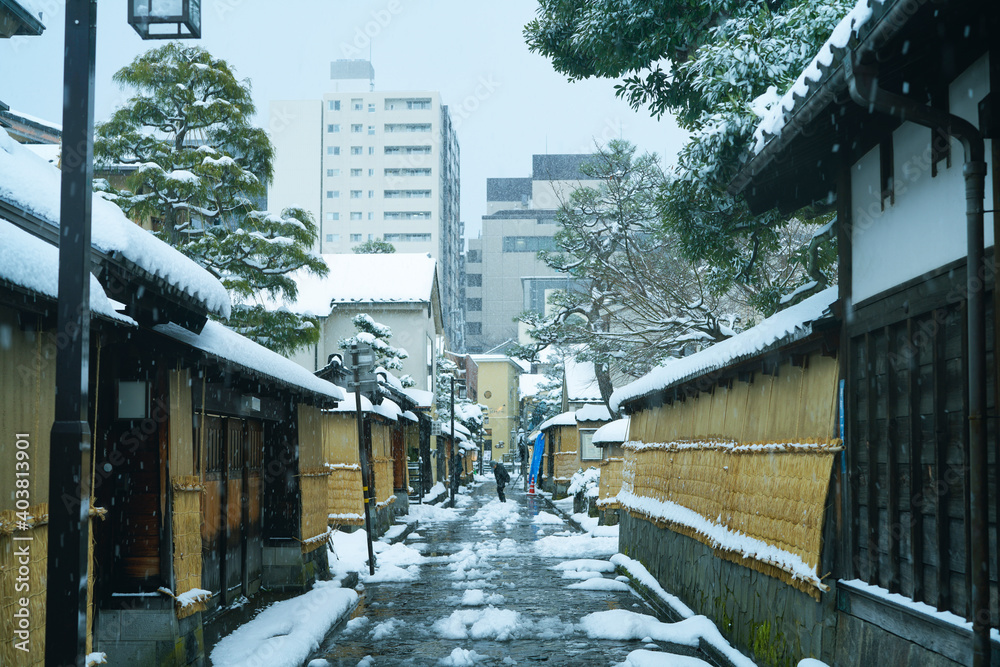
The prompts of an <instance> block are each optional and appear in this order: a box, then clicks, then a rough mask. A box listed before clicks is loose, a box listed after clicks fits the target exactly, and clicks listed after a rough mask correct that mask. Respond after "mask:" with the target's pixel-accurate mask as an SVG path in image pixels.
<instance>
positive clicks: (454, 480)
mask: <svg viewBox="0 0 1000 667" xmlns="http://www.w3.org/2000/svg"><path fill="white" fill-rule="evenodd" d="M450 465H451V484H450V486H451V506H452V507H454V506H455V494H456V493H458V443H457V442H456V441H455V376H454V375H452V376H451V461H450Z"/></svg>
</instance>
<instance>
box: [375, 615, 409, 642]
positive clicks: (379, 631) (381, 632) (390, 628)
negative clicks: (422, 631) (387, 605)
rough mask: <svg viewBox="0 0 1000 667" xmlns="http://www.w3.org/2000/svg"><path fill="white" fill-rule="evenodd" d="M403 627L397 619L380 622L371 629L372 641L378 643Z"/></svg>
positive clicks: (401, 622) (402, 623)
mask: <svg viewBox="0 0 1000 667" xmlns="http://www.w3.org/2000/svg"><path fill="white" fill-rule="evenodd" d="M404 625H406V624H405V623H404V622H403V621H401V620H399V619H398V618H390V619H389V620H388V621H382V622H381V623H379V624H378V625H376V626H375V627H374V628H372V639H373V640H375V641H377V642H380V641H382V640H383V639H385V638H387V637H392V636H394V635H395V634H396V633H397V632H398V631H399V629H400V628H402V627H403V626H404Z"/></svg>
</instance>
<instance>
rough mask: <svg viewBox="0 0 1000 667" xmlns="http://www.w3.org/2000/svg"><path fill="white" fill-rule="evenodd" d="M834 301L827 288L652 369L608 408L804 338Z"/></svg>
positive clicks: (614, 397) (613, 398)
mask: <svg viewBox="0 0 1000 667" xmlns="http://www.w3.org/2000/svg"><path fill="white" fill-rule="evenodd" d="M836 300H837V287H836V286H832V287H827V288H826V289H825V290H823V291H822V292H819V293H818V294H814V295H812V296H811V297H809V298H808V299H805V300H803V301H802V302H801V303H798V304H796V305H794V306H792V307H791V308H788V309H786V310H783V311H781V312H779V313H776V314H774V315H772V316H771V317H769V318H767V319H766V320H764V321H763V322H761V323H760V324H758V325H757V326H755V327H753V328H752V329H747V330H746V331H744V332H742V333H739V334H737V335H735V336H733V337H732V338H727V339H726V340H724V341H721V342H719V343H716V344H715V345H713V346H711V347H709V348H707V349H704V350H702V351H701V352H698V353H696V354H692V355H691V356H690V357H682V358H680V359H674V360H673V361H669V362H667V363H666V364H664V365H663V366H660V367H658V368H654V369H653V370H652V371H650V372H649V373H647V374H646V375H644V376H642V377H641V378H639V379H638V380H635V381H634V382H630V383H629V384H627V385H625V386H624V387H621V388H620V389H617V390H615V392H614V393H613V394H612V395H611V408H612V409H613V410H615V411H617V410H619V409H620V408H621V405H622V403H625V402H628V401H631V400H633V399H636V398H640V397H642V396H647V395H649V394H652V393H654V392H657V391H661V390H663V389H666V388H668V387H671V386H673V385H675V384H677V383H679V382H685V381H687V380H691V379H693V378H695V377H698V376H700V375H704V374H705V373H711V372H712V371H716V370H719V369H721V368H725V367H726V366H729V365H732V364H734V363H737V362H740V361H744V360H746V359H749V358H750V357H754V356H757V355H759V354H762V353H764V352H767V351H768V350H771V349H773V348H775V347H777V346H779V345H785V344H788V343H791V342H794V341H796V340H800V339H802V338H805V337H806V336H808V335H809V334H811V333H812V323H813V322H814V321H816V320H818V319H821V318H822V317H823V316H824V315H825V314H826V313H827V311H828V309H829V308H830V306H831V305H832V304H833V303H834V302H835V301H836Z"/></svg>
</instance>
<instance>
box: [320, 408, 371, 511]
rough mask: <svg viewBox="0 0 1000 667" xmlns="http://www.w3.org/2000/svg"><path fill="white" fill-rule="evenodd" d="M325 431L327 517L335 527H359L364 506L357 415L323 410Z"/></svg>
mask: <svg viewBox="0 0 1000 667" xmlns="http://www.w3.org/2000/svg"><path fill="white" fill-rule="evenodd" d="M322 430H323V458H324V459H325V465H326V467H327V469H329V471H330V474H329V475H328V476H327V494H328V498H327V520H328V522H329V523H330V525H333V526H360V525H362V524H363V523H364V522H365V519H364V511H365V508H364V491H363V483H362V481H363V480H362V478H361V460H360V454H359V452H358V425H357V420H356V416H355V414H354V413H342V412H324V413H323V416H322Z"/></svg>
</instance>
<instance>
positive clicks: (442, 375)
mask: <svg viewBox="0 0 1000 667" xmlns="http://www.w3.org/2000/svg"><path fill="white" fill-rule="evenodd" d="M458 371H459V368H458V364H456V363H455V362H454V361H452V360H451V359H449V358H448V356H447V355H443V354H439V355H438V357H437V374H436V375H435V377H434V409H435V412H436V413H437V418H438V420H439V421H440V422H442V423H444V424H450V423H451V405H452V395H451V379H452V378H457V377H458ZM454 399H455V421H456V422H457V423H459V424H461V425H462V426H464V427H465V428H467V429H469V431H470V432H471V433H472V437H473V439H478V438H479V435H480V434H481V433H482V431H483V427H484V426H485V420H484V418H483V417H484V415H485V414H486V409H487V408H486V406H485V405H482V404H480V403H476V402H475V401H472V400H470V399H469V398H468V396H465V397H463V396H461V395H460V394H459V390H458V384H457V383H456V385H455V397H454Z"/></svg>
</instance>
